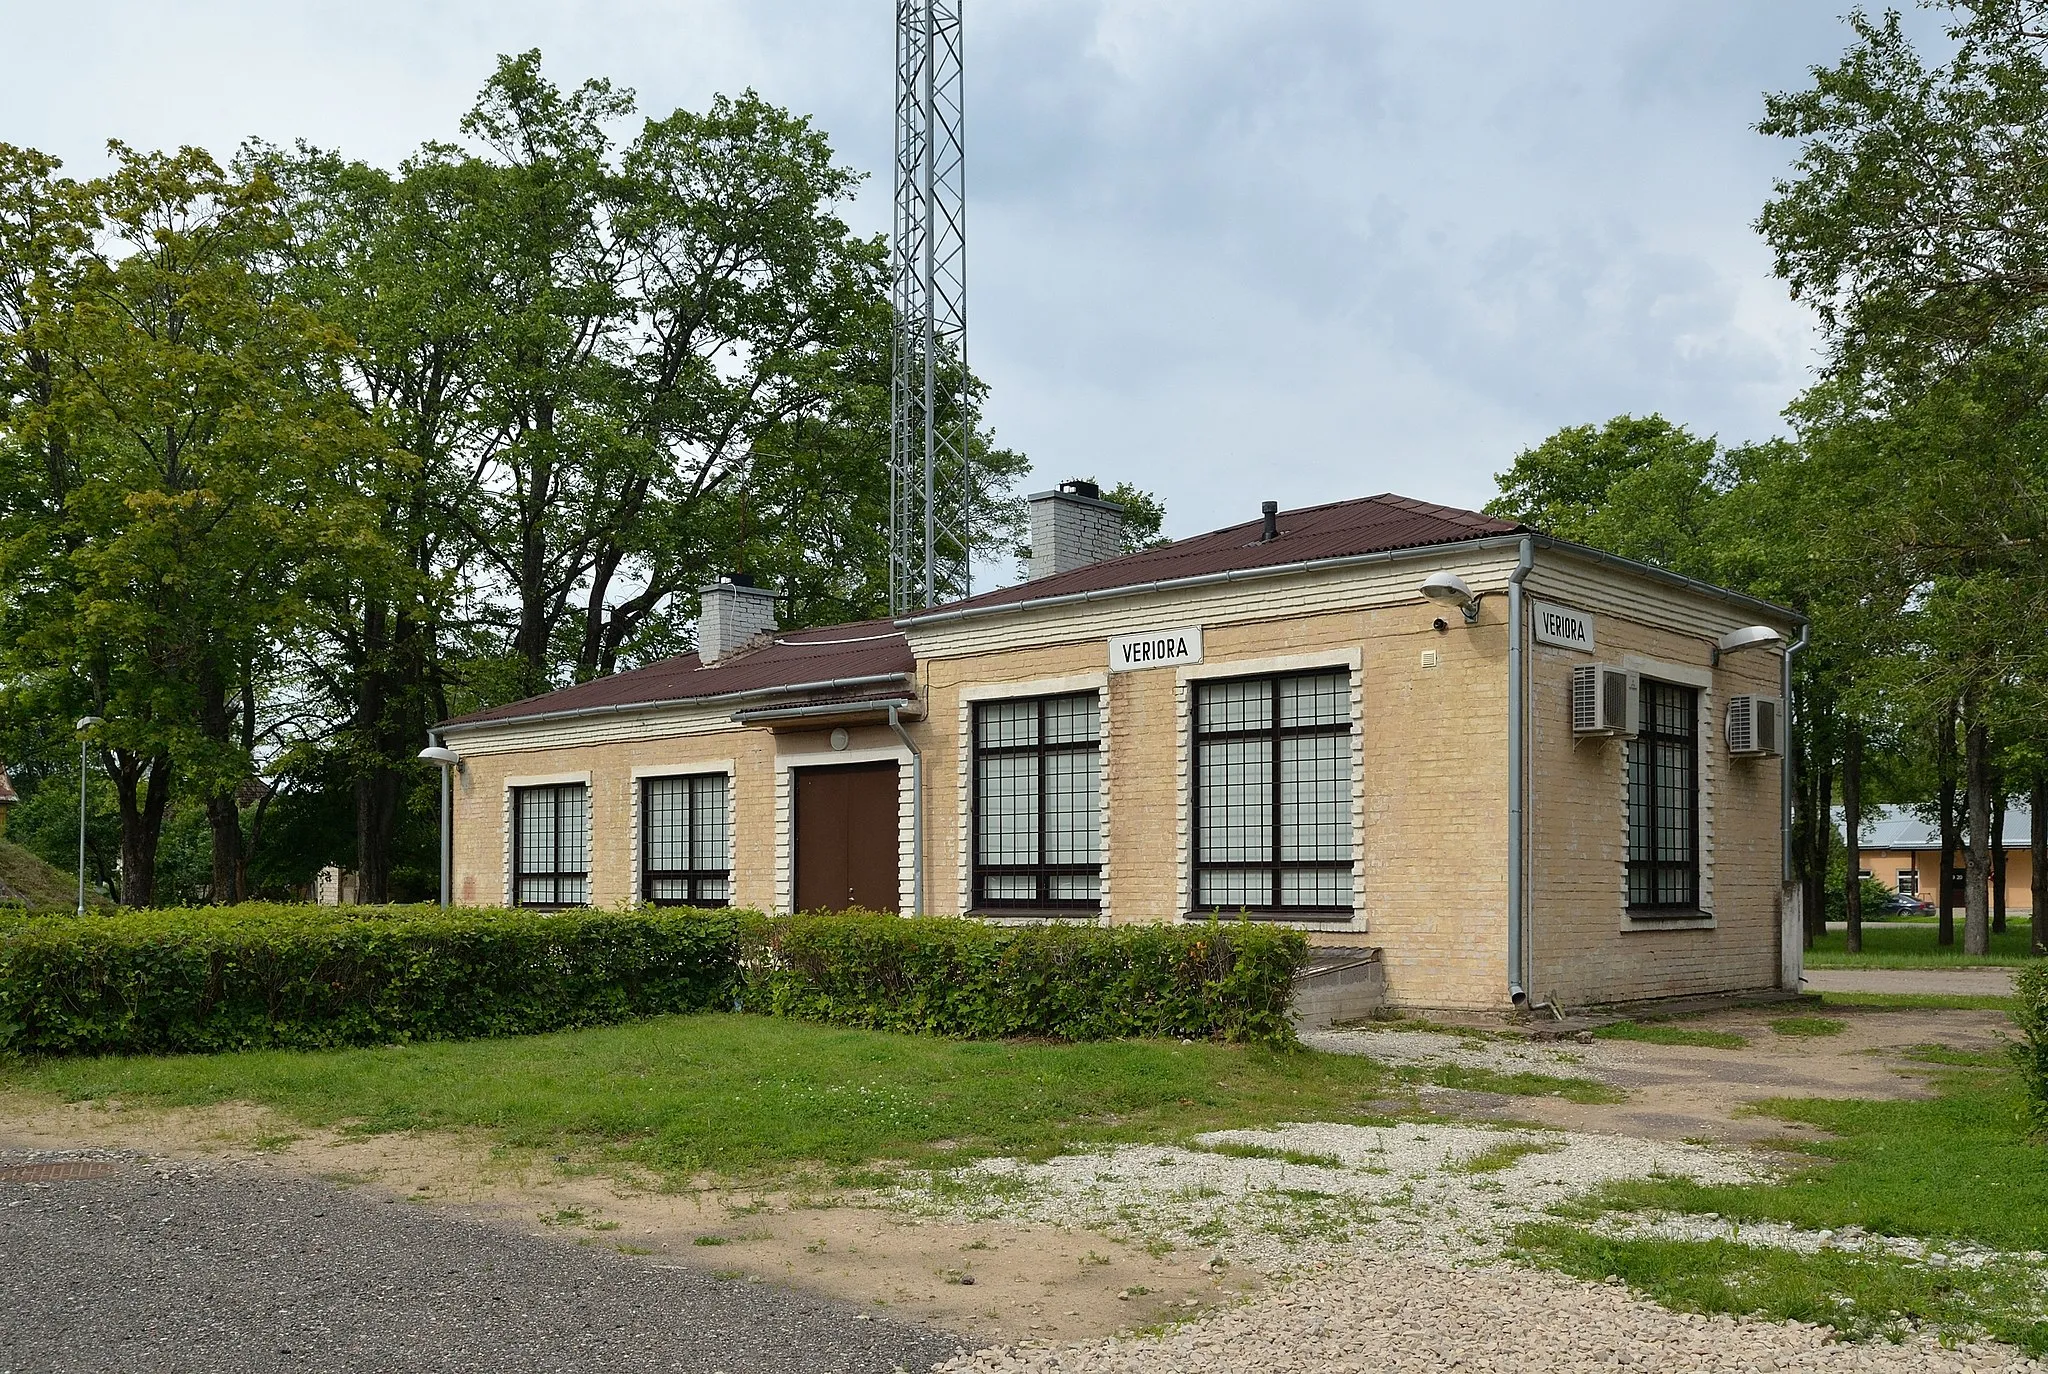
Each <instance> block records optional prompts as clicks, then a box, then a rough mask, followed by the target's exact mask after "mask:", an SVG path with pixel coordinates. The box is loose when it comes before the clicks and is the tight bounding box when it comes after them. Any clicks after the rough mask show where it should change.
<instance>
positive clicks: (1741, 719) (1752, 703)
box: [1727, 693, 1785, 758]
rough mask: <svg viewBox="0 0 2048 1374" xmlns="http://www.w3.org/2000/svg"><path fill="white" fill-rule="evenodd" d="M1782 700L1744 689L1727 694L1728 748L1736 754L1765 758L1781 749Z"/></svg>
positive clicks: (1737, 755) (1782, 726)
mask: <svg viewBox="0 0 2048 1374" xmlns="http://www.w3.org/2000/svg"><path fill="white" fill-rule="evenodd" d="M1784 705H1785V704H1784V703H1783V702H1782V701H1780V700H1778V698H1776V697H1760V696H1751V695H1749V694H1747V693H1745V694H1743V695H1741V696H1733V697H1730V698H1728V732H1727V738H1728V752H1729V753H1730V754H1733V755H1734V756H1736V757H1737V758H1768V757H1772V756H1774V755H1777V754H1781V753H1783V752H1784V749H1785V746H1784V744H1783V743H1782V731H1783V728H1784V723H1783V719H1782V718H1783V716H1784Z"/></svg>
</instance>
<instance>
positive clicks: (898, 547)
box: [889, 0, 974, 615]
mask: <svg viewBox="0 0 2048 1374" xmlns="http://www.w3.org/2000/svg"><path fill="white" fill-rule="evenodd" d="M963 4H964V0H896V222H895V233H894V235H893V238H892V249H891V251H892V262H891V282H890V304H891V306H892V307H893V309H894V313H895V338H894V342H893V346H892V349H891V369H892V378H891V386H890V396H889V417H890V425H889V429H890V440H889V609H890V611H891V613H893V614H897V615H901V614H903V613H904V612H906V611H911V610H915V609H917V608H918V607H920V606H930V605H934V604H936V603H937V602H940V601H944V600H947V599H949V598H951V597H954V596H964V595H966V594H967V592H968V591H969V582H968V579H969V554H970V549H969V547H968V518H969V512H970V510H971V508H972V505H973V493H974V486H973V472H972V468H971V465H970V463H969V444H970V443H971V442H972V439H973V434H972V432H971V428H970V425H969V420H968V407H967V386H968V373H967V180H966V171H967V141H966V125H967V120H966V107H965V104H964V101H963V87H964V82H963V80H962V74H961V38H960V12H961V8H962V5H963Z"/></svg>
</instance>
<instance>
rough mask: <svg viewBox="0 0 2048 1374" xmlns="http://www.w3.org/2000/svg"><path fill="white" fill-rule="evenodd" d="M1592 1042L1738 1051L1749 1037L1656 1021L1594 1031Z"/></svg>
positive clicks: (1612, 1026) (1614, 1025) (1599, 1028)
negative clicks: (1639, 1042)
mask: <svg viewBox="0 0 2048 1374" xmlns="http://www.w3.org/2000/svg"><path fill="white" fill-rule="evenodd" d="M1593 1038H1594V1039H1595V1040H1637V1041H1641V1042H1642V1043H1643V1044H1646V1045H1698V1046H1701V1047H1703V1048H1706V1049H1715V1050H1739V1049H1741V1048H1742V1047H1743V1046H1745V1045H1747V1044H1748V1043H1749V1037H1747V1036H1743V1035H1737V1034H1736V1033H1735V1032H1733V1031H1717V1030H1697V1029H1692V1028H1688V1027H1685V1026H1672V1025H1666V1024H1664V1023H1663V1022H1660V1021H1616V1022H1614V1023H1613V1024H1611V1025H1606V1026H1599V1027H1596V1028H1595V1029H1594V1031H1593Z"/></svg>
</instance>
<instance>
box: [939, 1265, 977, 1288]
mask: <svg viewBox="0 0 2048 1374" xmlns="http://www.w3.org/2000/svg"><path fill="white" fill-rule="evenodd" d="M938 1273H939V1277H940V1278H942V1279H944V1280H945V1281H946V1282H947V1283H961V1284H966V1285H967V1286H968V1287H970V1288H971V1287H973V1286H974V1275H972V1274H970V1273H968V1272H967V1271H966V1270H965V1269H941V1270H939V1271H938Z"/></svg>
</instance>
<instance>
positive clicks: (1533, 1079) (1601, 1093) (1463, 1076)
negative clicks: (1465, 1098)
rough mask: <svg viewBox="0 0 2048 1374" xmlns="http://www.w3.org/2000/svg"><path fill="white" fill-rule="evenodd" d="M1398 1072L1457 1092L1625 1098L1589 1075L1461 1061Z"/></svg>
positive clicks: (1606, 1100) (1603, 1101)
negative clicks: (1482, 1066)
mask: <svg viewBox="0 0 2048 1374" xmlns="http://www.w3.org/2000/svg"><path fill="white" fill-rule="evenodd" d="M1399 1072H1400V1076H1401V1077H1403V1078H1405V1079H1408V1080H1409V1081H1411V1082H1414V1081H1420V1082H1424V1083H1433V1084H1435V1085H1436V1086H1437V1087H1440V1088H1455V1089H1457V1090H1458V1091H1460V1092H1473V1093H1501V1094H1505V1095H1507V1096H1511V1097H1561V1098H1563V1099H1564V1100H1565V1101H1567V1102H1578V1103H1583V1104H1585V1105H1588V1106H1611V1105H1613V1104H1614V1103H1617V1102H1626V1101H1628V1094H1627V1093H1625V1092H1623V1091H1622V1090H1621V1089H1619V1088H1616V1087H1610V1086H1609V1085H1608V1084H1605V1083H1602V1082H1600V1081H1598V1080H1597V1079H1592V1078H1560V1077H1558V1076H1556V1075H1555V1074H1547V1073H1501V1072H1499V1071H1497V1070H1494V1069H1479V1068H1472V1067H1469V1066H1466V1065H1462V1064H1421V1065H1410V1066H1407V1067H1405V1068H1403V1069H1401V1070H1400V1071H1399Z"/></svg>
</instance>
